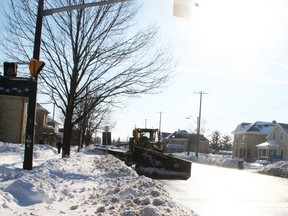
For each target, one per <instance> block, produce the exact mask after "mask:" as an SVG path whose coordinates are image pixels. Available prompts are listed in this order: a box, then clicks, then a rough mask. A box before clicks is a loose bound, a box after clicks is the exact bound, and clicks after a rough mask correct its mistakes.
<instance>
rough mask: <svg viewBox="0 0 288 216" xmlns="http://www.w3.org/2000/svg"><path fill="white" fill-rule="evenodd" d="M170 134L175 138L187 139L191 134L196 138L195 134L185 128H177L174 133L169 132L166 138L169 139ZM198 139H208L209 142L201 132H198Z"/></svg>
mask: <svg viewBox="0 0 288 216" xmlns="http://www.w3.org/2000/svg"><path fill="white" fill-rule="evenodd" d="M172 136H173V139H175V138H176V139H188V138H189V136H192V138H193V139H194V138H195V139H196V137H197V134H191V133H189V132H188V131H186V130H178V131H175V132H174V133H172V134H170V135H169V136H168V137H166V139H170V138H172ZM200 141H202V142H203V141H208V142H209V140H208V139H207V138H206V137H205V136H204V135H202V134H200Z"/></svg>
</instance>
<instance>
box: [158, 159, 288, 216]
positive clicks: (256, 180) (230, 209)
mask: <svg viewBox="0 0 288 216" xmlns="http://www.w3.org/2000/svg"><path fill="white" fill-rule="evenodd" d="M160 182H161V183H162V184H163V185H164V187H165V189H166V190H167V191H169V193H170V194H171V196H172V197H173V199H174V200H175V201H177V202H178V203H180V204H181V205H183V206H184V207H187V208H190V209H192V210H194V213H196V214H197V215H199V216H219V215H221V216H228V215H229V216H231V215H233V216H288V179H283V178H278V177H272V176H266V175H261V174H256V173H251V172H248V171H245V170H237V169H228V168H221V167H215V166H207V165H201V164H196V163H193V164H192V172H191V177H190V179H188V180H187V181H180V180H179V181H168V180H161V181H160Z"/></svg>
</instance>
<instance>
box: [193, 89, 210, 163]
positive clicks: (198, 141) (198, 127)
mask: <svg viewBox="0 0 288 216" xmlns="http://www.w3.org/2000/svg"><path fill="white" fill-rule="evenodd" d="M194 94H200V105H199V116H198V118H197V144H196V158H197V159H198V153H199V144H200V127H201V109H202V95H203V94H208V93H205V92H203V91H200V92H194Z"/></svg>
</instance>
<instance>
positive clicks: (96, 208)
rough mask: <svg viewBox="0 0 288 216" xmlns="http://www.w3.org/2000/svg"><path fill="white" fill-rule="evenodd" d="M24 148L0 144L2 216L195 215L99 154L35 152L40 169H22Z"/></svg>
mask: <svg viewBox="0 0 288 216" xmlns="http://www.w3.org/2000/svg"><path fill="white" fill-rule="evenodd" d="M23 154H24V146H23V145H15V144H3V143H0V175H1V177H0V215H39V216H41V215H62V214H63V215H64V214H65V215H99V216H100V215H101V216H104V215H115V216H116V215H121V216H136V215H141V216H142V215H143V216H160V215H161V216H162V215H177V216H178V215H192V213H189V212H187V211H186V210H184V209H182V208H180V207H179V206H178V205H177V204H176V202H174V201H173V200H172V198H171V197H170V195H169V194H168V193H167V192H166V191H165V189H164V188H163V186H162V185H160V184H159V183H157V182H156V181H154V180H152V179H150V178H147V177H144V176H138V175H137V173H136V172H135V171H134V170H133V169H132V168H130V167H127V166H126V165H125V164H124V163H123V162H121V161H120V160H118V159H116V158H115V157H113V156H111V155H103V154H102V153H101V154H100V153H99V152H97V151H96V150H93V149H85V150H83V151H82V152H79V153H78V152H76V149H73V150H72V151H71V157H70V158H61V156H60V155H58V154H57V151H56V149H54V148H53V147H51V146H48V145H35V146H34V161H33V164H34V168H33V170H31V171H26V170H23V169H22V165H23Z"/></svg>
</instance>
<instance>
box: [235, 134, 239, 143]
mask: <svg viewBox="0 0 288 216" xmlns="http://www.w3.org/2000/svg"><path fill="white" fill-rule="evenodd" d="M238 142H239V138H238V135H235V143H238Z"/></svg>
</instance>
